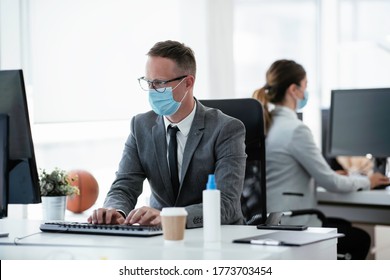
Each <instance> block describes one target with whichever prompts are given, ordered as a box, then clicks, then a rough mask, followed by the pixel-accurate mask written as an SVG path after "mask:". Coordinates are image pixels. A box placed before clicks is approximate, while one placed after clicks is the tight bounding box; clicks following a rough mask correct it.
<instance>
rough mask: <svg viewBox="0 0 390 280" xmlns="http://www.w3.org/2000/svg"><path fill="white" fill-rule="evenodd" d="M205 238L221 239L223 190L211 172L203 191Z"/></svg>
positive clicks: (208, 240) (214, 240) (209, 239)
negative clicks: (221, 190)
mask: <svg viewBox="0 0 390 280" xmlns="http://www.w3.org/2000/svg"><path fill="white" fill-rule="evenodd" d="M203 240H204V242H219V241H221V192H220V191H219V190H218V189H217V186H216V184H215V177H214V174H210V175H209V178H208V182H207V185H206V189H205V190H204V191H203Z"/></svg>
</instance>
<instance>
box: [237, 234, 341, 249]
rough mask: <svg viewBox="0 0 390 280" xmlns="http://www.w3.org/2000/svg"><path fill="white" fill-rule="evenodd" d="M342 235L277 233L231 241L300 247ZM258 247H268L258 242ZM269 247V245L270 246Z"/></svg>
mask: <svg viewBox="0 0 390 280" xmlns="http://www.w3.org/2000/svg"><path fill="white" fill-rule="evenodd" d="M343 236H344V234H342V233H315V232H304V231H299V232H297V231H278V232H272V233H267V234H262V235H256V236H252V237H246V238H240V239H235V240H233V242H234V243H248V244H250V243H251V241H252V240H259V241H260V240H274V241H278V242H279V244H278V245H279V246H302V245H307V244H311V243H315V242H320V241H323V240H328V239H333V238H339V237H343ZM258 243H259V245H268V244H267V243H266V242H264V244H263V243H262V242H261V241H260V242H258ZM270 245H271V244H270Z"/></svg>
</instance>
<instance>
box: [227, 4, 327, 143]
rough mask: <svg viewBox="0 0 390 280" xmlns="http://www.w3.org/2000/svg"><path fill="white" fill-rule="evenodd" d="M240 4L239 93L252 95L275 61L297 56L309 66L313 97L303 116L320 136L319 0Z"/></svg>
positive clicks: (236, 34)
mask: <svg viewBox="0 0 390 280" xmlns="http://www.w3.org/2000/svg"><path fill="white" fill-rule="evenodd" d="M234 3H235V5H234V63H235V92H236V95H237V97H251V96H252V93H253V91H254V90H256V89H258V88H260V87H262V86H263V85H264V84H265V73H266V71H267V69H268V68H269V66H270V65H271V64H272V63H273V62H274V61H275V60H278V59H292V60H295V61H296V62H297V63H300V64H301V65H302V66H303V67H304V68H305V70H306V72H307V77H308V91H309V94H310V97H309V103H308V106H306V107H305V109H304V111H303V115H304V117H303V120H304V122H306V123H307V124H308V125H309V126H310V127H311V128H312V130H313V131H314V132H315V135H319V129H318V128H319V113H318V112H319V110H318V109H319V108H320V103H319V101H320V92H319V82H318V66H319V52H318V48H319V44H318V29H319V23H318V22H319V17H318V8H319V7H318V1H315V0H301V1H288V0H274V1H266V0H260V1H259V0H235V1H234ZM317 132H318V133H317ZM317 141H318V142H319V138H318V137H317Z"/></svg>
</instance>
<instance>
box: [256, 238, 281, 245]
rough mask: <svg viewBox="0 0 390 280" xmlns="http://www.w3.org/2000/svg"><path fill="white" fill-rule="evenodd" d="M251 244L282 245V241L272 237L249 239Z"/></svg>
mask: <svg viewBox="0 0 390 280" xmlns="http://www.w3.org/2000/svg"><path fill="white" fill-rule="evenodd" d="M251 244H254V245H273V246H279V245H282V244H283V243H282V242H281V241H278V240H274V239H253V240H251Z"/></svg>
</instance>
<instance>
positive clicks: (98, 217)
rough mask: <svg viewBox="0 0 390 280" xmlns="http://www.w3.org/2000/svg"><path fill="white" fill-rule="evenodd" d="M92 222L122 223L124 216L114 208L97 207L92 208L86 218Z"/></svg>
mask: <svg viewBox="0 0 390 280" xmlns="http://www.w3.org/2000/svg"><path fill="white" fill-rule="evenodd" d="M87 221H88V223H90V224H91V223H92V224H112V225H117V224H123V223H124V221H125V218H124V217H123V216H122V214H121V213H119V212H118V211H117V210H116V209H115V208H99V209H95V210H93V212H92V214H91V216H89V217H88V219H87Z"/></svg>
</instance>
